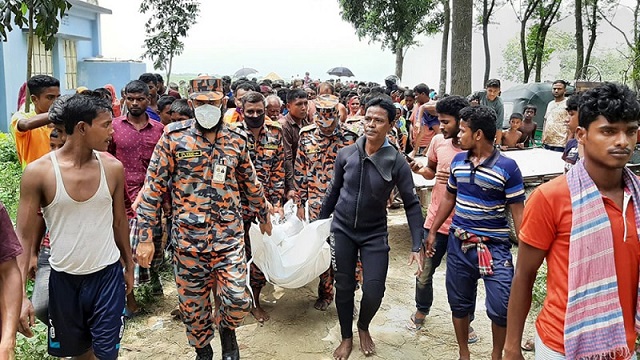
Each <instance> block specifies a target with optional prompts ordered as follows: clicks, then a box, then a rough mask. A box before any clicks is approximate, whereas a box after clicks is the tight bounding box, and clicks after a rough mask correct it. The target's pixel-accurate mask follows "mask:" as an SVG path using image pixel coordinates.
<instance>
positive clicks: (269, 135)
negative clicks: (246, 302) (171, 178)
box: [231, 91, 285, 323]
mask: <svg viewBox="0 0 640 360" xmlns="http://www.w3.org/2000/svg"><path fill="white" fill-rule="evenodd" d="M242 109H243V114H242V118H243V120H242V121H241V122H236V123H234V124H233V125H231V127H232V128H233V127H234V126H236V127H238V128H240V129H242V130H244V131H245V132H246V134H247V139H248V141H247V145H248V148H249V155H250V156H251V161H252V162H253V166H254V167H255V169H256V174H257V176H258V180H259V181H260V183H261V184H262V185H263V187H264V192H265V196H266V199H267V201H268V202H269V203H270V205H271V206H270V208H271V209H273V210H272V213H273V212H276V211H278V212H282V211H280V210H279V209H281V201H282V199H283V198H284V180H285V174H284V142H283V138H282V136H283V135H282V126H281V125H280V123H278V122H277V121H271V120H268V119H266V102H265V99H264V96H262V94H260V93H259V92H255V91H250V92H248V93H246V94H244V96H243V97H242ZM242 219H243V221H244V243H245V247H246V254H247V261H248V260H249V259H251V255H252V254H251V239H250V238H249V229H250V228H251V224H252V223H253V222H254V220H255V219H256V212H255V210H252V209H251V207H250V206H249V204H248V203H246V202H245V201H243V207H242ZM249 271H250V272H249V273H250V279H251V280H250V285H251V290H252V291H253V299H254V302H253V309H252V310H251V313H252V314H253V316H254V317H255V318H256V320H257V321H258V322H260V323H264V322H265V321H267V320H269V314H268V313H267V312H266V311H265V310H264V309H263V308H262V306H260V291H261V290H262V288H263V287H264V286H265V285H266V284H267V280H266V278H265V277H264V274H263V273H262V271H261V270H260V269H259V268H258V266H256V264H255V263H251V267H250V270H249Z"/></svg>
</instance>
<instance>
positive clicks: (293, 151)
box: [0, 73, 640, 360]
mask: <svg viewBox="0 0 640 360" xmlns="http://www.w3.org/2000/svg"><path fill="white" fill-rule="evenodd" d="M26 87H27V88H28V94H29V96H30V99H29V100H30V101H31V102H32V104H33V110H31V111H30V112H25V111H24V109H23V108H22V106H23V102H22V101H21V103H19V104H18V111H17V112H16V113H15V114H14V116H13V118H12V122H11V130H12V133H13V134H14V137H15V140H16V147H17V153H18V157H19V160H20V162H21V164H22V166H23V168H24V173H23V176H22V181H21V189H20V203H19V209H18V216H17V226H16V229H15V233H14V230H13V226H12V224H11V221H10V219H9V217H8V214H7V213H6V210H5V209H4V207H2V206H0V234H1V238H0V286H1V287H2V290H1V293H0V320H1V324H2V327H1V333H0V336H1V337H0V359H10V358H11V356H12V353H13V349H14V347H15V334H16V332H17V331H18V332H20V333H22V334H24V335H26V336H32V335H33V332H32V330H31V327H32V326H33V325H34V322H35V319H36V318H37V319H39V320H40V321H42V322H43V323H45V324H47V326H48V337H49V341H48V349H49V353H50V354H51V355H53V356H57V357H74V358H78V359H115V358H117V357H118V352H119V349H120V341H121V339H122V335H123V332H124V329H125V327H124V326H125V319H130V318H132V317H135V316H140V311H141V309H140V305H138V304H137V302H136V298H135V296H134V293H133V291H132V290H133V288H134V287H135V286H137V285H139V284H142V283H148V284H149V286H150V288H151V290H152V295H153V296H156V297H160V296H162V295H163V293H164V289H163V286H162V282H161V281H160V277H159V268H160V266H161V264H162V263H163V261H164V260H165V259H171V262H172V264H173V268H174V276H175V285H176V288H177V293H178V307H177V309H176V311H175V315H176V316H177V318H179V319H181V321H182V322H183V323H184V325H185V327H186V334H187V340H188V342H189V344H190V345H191V346H192V347H193V348H194V349H195V353H196V359H197V360H207V359H212V358H213V348H212V346H211V344H210V342H211V341H212V338H213V337H214V332H215V330H217V331H218V333H219V338H220V342H221V349H222V353H221V357H222V359H223V360H232V359H239V358H240V349H239V347H238V342H237V340H236V334H235V330H236V328H237V327H239V326H240V325H241V324H242V322H243V319H244V318H245V316H247V315H248V314H251V315H252V316H253V317H254V318H255V319H256V320H257V321H258V322H260V323H264V322H266V321H268V320H269V319H270V315H269V313H268V312H267V311H266V310H265V309H264V308H263V307H262V306H261V303H260V297H261V290H262V289H263V288H264V286H265V285H266V282H267V280H266V277H265V275H264V274H263V273H262V271H261V269H259V267H258V266H256V264H255V263H253V262H251V261H250V260H251V257H252V248H251V237H250V235H249V233H250V232H249V228H250V227H251V226H252V224H255V223H258V224H259V229H260V231H261V232H262V233H265V234H268V235H270V234H271V231H272V221H271V217H272V216H273V215H275V214H282V213H283V206H284V204H285V203H286V202H287V201H293V202H295V203H296V204H297V205H298V209H299V211H298V213H297V214H296V215H297V216H298V217H299V218H300V219H302V220H307V221H314V220H317V219H327V218H330V217H332V218H333V219H332V223H331V235H330V237H329V239H327V241H328V242H329V243H330V246H331V252H332V264H331V266H330V267H329V268H328V269H327V270H326V271H325V272H324V273H322V274H321V275H320V279H319V284H318V297H317V300H316V301H315V303H314V304H313V306H314V307H315V308H316V309H318V310H320V311H325V310H327V308H328V307H329V306H330V305H331V304H332V303H333V301H334V297H335V306H336V308H337V314H338V322H339V325H340V333H341V341H340V344H339V345H338V346H337V348H336V349H335V351H334V353H333V358H334V359H339V360H344V359H348V358H349V356H350V354H351V352H352V348H353V336H354V334H353V321H354V319H357V321H356V329H357V333H358V338H359V348H360V350H361V351H362V352H363V353H364V355H366V356H370V355H373V354H375V352H376V348H375V343H374V341H373V338H372V336H371V334H370V332H369V325H370V323H371V321H372V319H373V318H374V316H375V315H376V313H377V311H378V310H379V308H380V305H381V303H382V300H383V297H384V293H385V282H386V277H387V271H388V267H389V251H390V244H389V242H388V232H387V213H388V210H387V209H388V208H390V207H394V206H402V207H404V210H405V212H406V217H407V226H408V227H409V230H410V234H411V252H410V254H409V262H408V263H409V265H413V264H416V266H417V267H416V272H415V276H416V286H415V303H414V305H415V311H414V312H412V314H411V316H410V318H409V319H408V324H407V327H408V328H409V329H411V330H414V331H418V330H420V329H422V328H425V327H428V321H427V317H428V315H429V312H430V309H431V307H432V304H433V299H434V292H433V275H434V273H435V271H436V269H437V268H438V266H439V265H440V263H441V262H442V261H443V258H444V255H445V254H447V256H446V262H447V266H446V290H447V294H446V295H447V299H448V302H449V305H450V309H451V316H452V323H453V328H454V330H455V334H456V341H457V344H458V348H459V357H460V359H470V356H471V353H470V350H469V344H472V343H474V342H476V341H478V335H477V334H476V331H475V330H474V329H473V327H472V326H471V323H472V321H473V319H474V316H475V310H476V309H475V304H476V295H477V285H478V280H479V279H483V282H484V285H485V288H486V310H487V315H488V317H489V319H490V320H491V324H492V327H491V330H492V334H493V336H492V341H493V343H492V346H493V350H492V355H491V356H492V359H522V358H523V357H522V349H525V350H526V349H531V348H535V350H536V358H537V359H582V358H588V359H591V358H598V359H629V358H635V339H636V336H637V330H636V329H639V328H640V322H639V320H638V319H640V310H639V309H640V303H639V302H638V300H639V299H638V291H639V289H640V285H639V281H640V279H639V277H638V274H639V271H636V270H632V271H629V269H640V267H639V266H640V262H639V258H640V244H638V231H640V230H639V229H640V214H639V213H638V211H639V209H640V198H638V195H640V182H639V181H638V178H637V177H636V176H635V175H633V173H631V172H630V170H628V168H626V167H625V164H626V163H627V161H628V160H629V158H630V157H631V154H632V152H633V150H634V147H635V145H636V142H637V134H638V121H639V120H640V103H639V102H638V100H637V97H636V94H635V93H633V92H632V91H631V90H629V89H628V88H627V87H625V86H622V85H618V84H613V83H604V84H603V85H601V86H598V87H596V88H594V89H591V90H588V91H586V92H584V93H581V94H574V95H573V96H571V97H570V98H568V99H566V98H565V91H566V87H567V83H566V82H564V81H561V80H558V81H556V82H554V83H553V95H554V98H555V99H554V101H552V102H551V103H550V104H549V106H548V107H547V110H546V114H545V122H544V126H543V131H542V146H543V147H544V148H546V149H548V150H551V151H562V152H563V154H562V155H560V154H558V156H562V158H563V159H564V160H565V162H566V163H567V165H566V167H565V170H566V174H565V175H561V176H559V177H557V178H555V179H554V180H552V181H550V182H548V183H546V184H543V185H541V186H540V187H539V188H538V189H536V190H535V191H534V192H533V194H531V196H530V197H529V198H528V199H527V204H526V206H525V191H524V184H523V178H522V174H521V171H520V169H519V167H518V164H517V163H516V162H515V161H514V160H512V159H511V158H509V157H507V156H505V155H504V153H503V151H506V150H511V149H524V148H528V147H532V146H534V145H535V141H534V139H535V136H536V130H537V124H536V123H535V121H534V117H535V115H536V112H537V110H538V109H537V108H536V107H535V106H533V105H528V106H526V107H525V108H524V110H523V114H520V113H513V114H511V115H510V116H509V121H508V129H503V125H504V124H503V120H504V119H505V117H504V107H503V104H502V100H501V99H500V81H499V80H497V79H491V80H489V81H488V82H487V84H486V88H485V89H484V90H481V91H478V92H475V93H473V94H471V95H469V96H468V97H462V96H455V95H452V96H448V95H443V96H442V97H439V96H438V95H437V94H436V93H435V91H433V90H432V89H430V88H429V87H428V86H427V85H425V84H418V85H417V86H415V87H414V88H413V89H404V88H402V87H400V86H399V85H398V84H397V82H396V81H394V79H393V78H388V79H387V81H386V83H385V85H384V86H378V85H377V84H373V83H362V82H345V83H342V82H339V81H334V82H322V83H320V82H313V81H312V80H311V79H310V78H309V76H306V77H305V79H304V80H300V81H294V82H293V83H292V84H284V83H279V82H271V81H266V80H265V81H255V80H249V79H244V78H243V79H238V80H236V81H234V82H231V79H230V78H228V77H222V78H216V77H212V76H208V75H201V76H198V77H197V78H195V79H193V80H191V81H190V82H189V84H188V86H182V87H180V86H178V85H175V84H170V86H169V87H165V85H164V81H163V79H162V77H161V76H160V75H158V74H151V73H145V74H142V75H141V76H140V77H139V78H138V79H137V80H132V81H131V82H129V83H128V84H126V86H124V87H123V89H122V91H121V97H120V98H118V97H117V96H116V92H115V89H114V87H113V86H110V85H108V86H105V87H104V88H99V89H94V90H90V89H86V88H79V89H78V90H77V92H76V94H73V95H65V96H60V84H59V81H58V80H57V79H55V78H53V77H50V76H46V75H36V76H34V77H32V78H31V79H30V80H29V81H28V82H27V83H26ZM181 92H182V93H181ZM25 94H26V91H25ZM418 156H424V157H426V162H423V161H418V160H417V159H416V158H417V157H418ZM412 173H413V174H416V175H417V176H423V177H424V178H426V179H435V185H434V186H433V190H432V195H431V199H430V203H429V205H428V207H427V213H426V219H425V218H424V217H423V214H422V209H421V206H420V202H419V200H418V197H417V195H416V191H415V186H414V182H413V176H414V175H413V174H412ZM400 204H401V205H400ZM305 210H306V211H305ZM507 210H509V212H510V213H511V215H512V217H513V223H514V227H515V232H516V234H518V239H517V240H518V243H519V249H518V257H517V259H518V261H517V264H514V261H513V259H512V253H511V247H512V243H511V242H510V238H509V234H510V226H509V222H508V220H507V216H506V213H507ZM16 235H17V236H16ZM544 260H546V261H547V266H548V278H547V293H548V294H549V296H547V299H546V300H545V303H544V306H543V308H542V311H541V312H540V314H539V315H538V319H537V321H536V328H535V334H536V336H535V339H533V340H530V341H526V342H525V343H523V339H522V334H523V331H524V325H525V320H526V318H527V315H528V312H529V308H530V305H531V294H532V287H533V282H534V279H535V274H536V271H537V270H538V268H539V267H540V266H541V264H542V262H543V261H544ZM247 274H249V275H250V276H249V277H248V278H247ZM28 278H35V286H34V293H33V296H32V298H31V299H29V298H28V297H27V295H26V291H25V283H26V281H27V279H28ZM358 287H361V288H362V300H361V303H360V308H359V309H356V308H355V305H354V295H355V291H356V289H357V288H358ZM443 295H444V294H443ZM249 345H250V344H249Z"/></svg>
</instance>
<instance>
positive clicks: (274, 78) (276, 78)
mask: <svg viewBox="0 0 640 360" xmlns="http://www.w3.org/2000/svg"><path fill="white" fill-rule="evenodd" d="M263 80H271V81H282V78H281V77H280V75H278V74H276V73H274V72H270V73H269V74H267V76H265V77H264V78H263Z"/></svg>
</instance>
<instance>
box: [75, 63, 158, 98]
mask: <svg viewBox="0 0 640 360" xmlns="http://www.w3.org/2000/svg"><path fill="white" fill-rule="evenodd" d="M146 70H147V65H146V64H145V63H143V62H131V61H95V60H89V61H86V60H85V61H80V62H79V63H78V86H86V87H88V88H89V89H95V88H99V87H103V86H105V85H106V84H111V85H113V86H114V87H115V88H116V92H119V91H120V89H122V88H123V87H124V86H125V85H126V84H127V83H128V82H129V81H131V80H135V79H137V78H138V77H139V76H140V75H141V74H142V73H144V72H146ZM118 96H120V94H119V93H118Z"/></svg>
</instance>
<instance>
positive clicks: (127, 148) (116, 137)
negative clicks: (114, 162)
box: [109, 115, 164, 201]
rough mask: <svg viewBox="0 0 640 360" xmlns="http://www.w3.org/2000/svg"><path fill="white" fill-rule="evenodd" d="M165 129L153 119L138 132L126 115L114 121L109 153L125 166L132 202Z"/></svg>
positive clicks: (125, 176)
mask: <svg viewBox="0 0 640 360" xmlns="http://www.w3.org/2000/svg"><path fill="white" fill-rule="evenodd" d="M163 128H164V125H162V123H160V122H158V121H153V120H151V119H148V121H147V125H145V126H144V127H143V128H142V129H141V130H137V129H136V128H135V127H134V126H133V124H132V123H130V122H129V120H127V116H126V115H125V116H120V117H118V118H115V119H113V130H114V132H113V139H112V140H111V144H110V145H109V153H111V154H112V155H113V156H115V157H116V159H118V160H120V162H121V163H122V165H123V166H124V178H125V181H126V183H127V188H126V191H127V195H129V199H130V200H131V201H135V199H136V198H137V197H138V192H140V190H141V189H142V185H143V184H144V179H145V176H146V175H147V167H148V166H149V162H150V161H151V155H152V154H153V149H155V147H156V144H157V143H158V140H160V136H162V131H163Z"/></svg>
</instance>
